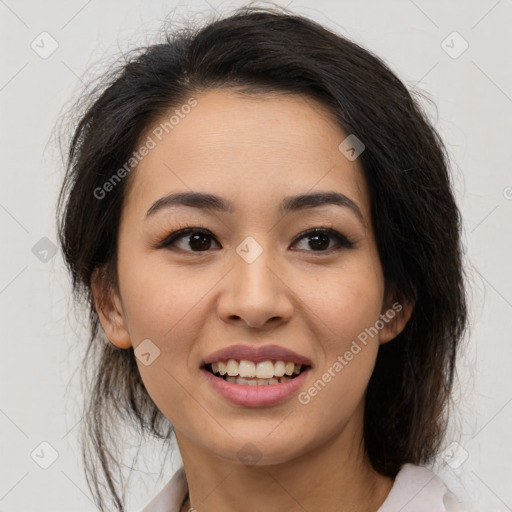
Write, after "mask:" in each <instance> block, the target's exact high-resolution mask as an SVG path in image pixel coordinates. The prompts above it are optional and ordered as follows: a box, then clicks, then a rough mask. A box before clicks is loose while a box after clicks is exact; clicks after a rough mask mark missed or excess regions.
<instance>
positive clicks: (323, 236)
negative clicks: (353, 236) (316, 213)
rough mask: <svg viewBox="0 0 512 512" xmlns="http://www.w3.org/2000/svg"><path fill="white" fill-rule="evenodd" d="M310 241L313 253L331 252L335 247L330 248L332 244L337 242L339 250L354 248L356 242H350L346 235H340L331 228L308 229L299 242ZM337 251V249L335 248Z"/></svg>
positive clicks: (299, 238)
mask: <svg viewBox="0 0 512 512" xmlns="http://www.w3.org/2000/svg"><path fill="white" fill-rule="evenodd" d="M307 238H309V239H310V242H309V243H308V245H309V247H310V248H312V249H313V251H312V252H331V251H332V250H333V247H329V246H330V242H331V241H332V240H335V241H336V242H337V245H338V250H339V249H340V248H342V247H345V248H348V249H350V248H352V247H353V246H354V242H352V241H351V240H349V239H348V238H347V237H346V236H345V235H342V234H341V233H338V231H336V230H334V229H331V228H313V229H308V230H307V231H305V232H304V233H302V234H301V235H300V236H299V237H298V238H297V240H302V239H307ZM334 250H336V247H334Z"/></svg>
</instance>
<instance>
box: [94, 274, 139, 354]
mask: <svg viewBox="0 0 512 512" xmlns="http://www.w3.org/2000/svg"><path fill="white" fill-rule="evenodd" d="M91 291H92V295H93V298H94V307H95V309H96V312H97V313H98V317H99V319H100V322H101V325H102V327H103V330H104V331H105V335H106V337H107V339H108V340H109V341H110V343H112V344H113V345H115V346H116V347H118V348H130V347H131V346H132V342H131V339H130V335H129V333H128V328H127V323H126V315H125V313H124V309H123V304H122V302H121V299H120V297H119V295H118V293H117V292H116V290H114V286H113V285H112V284H111V283H110V282H109V279H107V271H106V268H105V267H96V268H95V269H94V271H93V274H92V278H91Z"/></svg>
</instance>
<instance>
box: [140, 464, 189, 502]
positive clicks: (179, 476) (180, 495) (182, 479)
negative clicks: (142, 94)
mask: <svg viewBox="0 0 512 512" xmlns="http://www.w3.org/2000/svg"><path fill="white" fill-rule="evenodd" d="M187 492H188V485H187V478H186V476H185V469H184V468H183V466H181V467H180V468H179V469H178V471H176V473H174V475H173V477H172V478H171V479H170V480H169V481H168V482H167V484H166V485H165V486H164V487H163V489H162V490H161V491H160V492H159V493H158V494H157V495H156V496H155V498H153V499H152V500H151V502H150V503H148V505H146V507H145V508H144V509H142V511H141V512H179V510H180V507H181V504H182V503H183V500H184V499H185V496H186V495H187Z"/></svg>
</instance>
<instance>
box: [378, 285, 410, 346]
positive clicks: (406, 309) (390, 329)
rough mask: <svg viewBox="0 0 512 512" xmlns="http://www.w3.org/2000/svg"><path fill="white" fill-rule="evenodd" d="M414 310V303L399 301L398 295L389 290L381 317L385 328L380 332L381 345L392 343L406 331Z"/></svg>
mask: <svg viewBox="0 0 512 512" xmlns="http://www.w3.org/2000/svg"><path fill="white" fill-rule="evenodd" d="M413 308H414V302H410V301H405V300H397V295H396V294H395V293H394V292H393V291H391V290H390V289H389V288H388V291H387V292H386V294H385V299H384V301H383V307H382V311H381V315H380V320H381V321H382V322H383V323H384V327H382V329H381V330H380V334H379V343H387V342H388V341H391V340H392V339H394V338H396V337H397V336H398V335H399V334H400V333H401V332H402V331H403V330H404V328H405V326H406V325H407V322H408V321H409V319H410V318H411V315H412V310H413Z"/></svg>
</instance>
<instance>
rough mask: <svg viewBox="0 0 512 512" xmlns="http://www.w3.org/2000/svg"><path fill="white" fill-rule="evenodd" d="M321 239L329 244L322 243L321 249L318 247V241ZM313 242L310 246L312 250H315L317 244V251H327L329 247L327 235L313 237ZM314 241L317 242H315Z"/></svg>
mask: <svg viewBox="0 0 512 512" xmlns="http://www.w3.org/2000/svg"><path fill="white" fill-rule="evenodd" d="M319 238H320V239H321V238H323V241H324V242H327V243H321V242H320V247H318V239H319ZM311 240H312V241H313V245H311V244H310V246H311V248H312V249H314V248H315V244H316V248H317V249H326V248H327V247H329V237H328V236H327V235H325V234H320V235H313V236H311ZM314 240H316V242H314Z"/></svg>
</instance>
